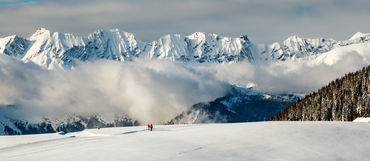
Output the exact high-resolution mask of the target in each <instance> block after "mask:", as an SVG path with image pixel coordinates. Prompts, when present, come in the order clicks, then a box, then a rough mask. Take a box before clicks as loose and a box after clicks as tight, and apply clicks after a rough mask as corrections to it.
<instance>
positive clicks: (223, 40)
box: [0, 28, 370, 69]
mask: <svg viewBox="0 0 370 161" xmlns="http://www.w3.org/2000/svg"><path fill="white" fill-rule="evenodd" d="M369 40H370V34H364V33H356V34H355V35H354V36H353V37H351V38H350V39H349V40H345V41H336V40H333V39H324V38H320V39H304V38H300V37H297V36H291V37H289V38H288V39H286V40H285V41H283V42H282V43H278V42H276V43H272V44H254V43H252V42H251V41H250V40H249V39H248V37H247V36H246V35H245V36H241V37H237V38H230V37H223V36H219V35H216V34H206V33H202V32H196V33H194V34H191V35H188V36H183V35H179V34H171V35H165V36H163V37H161V38H159V39H158V40H155V41H152V42H149V43H146V42H142V41H140V40H137V39H136V38H135V36H134V35H133V34H131V33H127V32H121V31H119V30H118V29H112V30H98V31H96V32H94V33H91V34H90V35H89V36H88V37H87V38H82V37H78V36H74V35H72V34H65V33H59V32H51V31H49V30H46V29H43V28H41V29H39V30H37V31H36V32H35V33H34V34H33V35H32V36H31V37H30V38H27V39H26V38H22V37H19V36H9V37H5V38H2V39H0V54H1V53H2V54H6V55H10V56H14V57H17V58H19V59H20V60H22V61H25V62H29V61H31V62H34V63H36V64H39V65H41V66H43V67H46V68H49V69H52V68H54V67H55V66H60V67H66V66H67V67H68V66H73V65H75V63H76V61H94V60H97V59H110V60H117V61H131V60H133V59H135V58H143V59H166V60H172V61H193V62H200V63H203V62H211V63H228V62H239V61H243V60H246V61H249V62H252V63H265V62H274V61H286V60H293V61H295V60H300V59H302V60H312V59H315V58H317V57H319V56H322V55H323V53H327V52H329V51H332V50H334V49H337V50H340V48H342V47H346V48H351V49H352V48H356V45H364V44H365V48H366V49H367V50H368V48H370V47H369V42H370V41H369Z"/></svg>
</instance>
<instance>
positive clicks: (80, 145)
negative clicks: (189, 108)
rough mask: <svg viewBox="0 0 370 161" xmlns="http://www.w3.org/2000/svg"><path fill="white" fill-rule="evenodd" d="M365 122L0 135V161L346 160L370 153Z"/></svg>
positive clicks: (360, 158)
mask: <svg viewBox="0 0 370 161" xmlns="http://www.w3.org/2000/svg"><path fill="white" fill-rule="evenodd" d="M368 136H370V124H369V123H353V122H256V123H239V124H200V125H167V126H164V125H154V129H153V131H148V129H147V128H146V127H145V126H139V127H123V128H102V129H100V130H98V129H88V130H85V131H81V132H76V133H67V134H65V135H59V134H42V135H23V136H0V143H2V145H1V146H0V158H1V160H2V161H16V160H17V161H19V160H37V161H42V160H53V161H58V160H79V161H83V160H104V161H109V160H153V161H156V160H161V161H172V160H174V161H178V160H202V161H204V160H212V161H213V160H222V161H224V160H257V161H258V160H268V161H290V160H307V161H311V160H351V161H356V160H358V161H366V160H369V158H370V153H368V152H369V151H370V137H368Z"/></svg>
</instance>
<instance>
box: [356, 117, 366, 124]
mask: <svg viewBox="0 0 370 161" xmlns="http://www.w3.org/2000/svg"><path fill="white" fill-rule="evenodd" d="M353 122H369V123H370V117H358V118H356V119H355V120H353Z"/></svg>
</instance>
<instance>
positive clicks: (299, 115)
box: [272, 66, 370, 121]
mask: <svg viewBox="0 0 370 161" xmlns="http://www.w3.org/2000/svg"><path fill="white" fill-rule="evenodd" d="M369 72H370V66H367V67H364V68H363V69H362V70H360V71H357V72H355V73H348V74H346V75H345V76H344V77H342V78H339V79H336V80H334V81H332V82H330V83H329V85H327V86H325V87H323V88H321V89H319V90H318V91H317V92H314V93H311V94H309V95H307V96H306V97H305V98H303V99H301V100H298V101H297V102H296V103H294V104H291V105H290V106H289V107H288V108H286V109H284V110H283V111H281V112H279V113H278V114H277V115H276V117H274V118H272V120H289V121H352V120H354V119H355V118H356V117H365V116H370V93H369V91H370V81H369Z"/></svg>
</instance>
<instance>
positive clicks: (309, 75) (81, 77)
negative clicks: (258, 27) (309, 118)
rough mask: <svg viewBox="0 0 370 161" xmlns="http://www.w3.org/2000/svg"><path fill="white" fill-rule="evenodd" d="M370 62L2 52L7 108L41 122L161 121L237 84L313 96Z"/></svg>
mask: <svg viewBox="0 0 370 161" xmlns="http://www.w3.org/2000/svg"><path fill="white" fill-rule="evenodd" d="M368 60H369V59H364V57H363V56H361V55H359V54H357V53H356V52H354V53H351V54H347V55H346V56H344V57H343V58H342V59H340V60H338V61H337V62H336V63H334V64H332V65H327V64H325V63H321V64H312V63H304V62H298V63H297V62H280V63H271V64H268V65H251V64H250V63H248V62H240V63H234V64H196V63H180V62H169V61H141V60H138V61H135V62H125V63H122V62H116V61H96V62H83V63H79V64H78V65H77V66H76V67H75V68H73V69H68V70H62V69H55V70H45V69H42V68H41V67H39V66H37V65H35V64H32V63H23V62H20V61H18V60H16V59H13V58H11V57H8V56H3V55H0V105H16V107H17V108H16V109H12V110H9V109H8V108H4V107H1V108H0V112H1V114H3V115H7V116H10V117H13V118H17V119H25V120H31V121H39V120H40V119H42V118H43V117H52V118H64V117H66V116H67V115H69V114H78V115H90V114H99V115H101V116H102V117H103V118H104V119H105V120H107V121H112V120H113V119H114V118H115V116H117V115H119V114H122V113H124V114H127V115H129V116H130V117H132V118H133V119H135V120H138V121H140V122H141V123H147V122H153V123H161V122H165V121H168V120H170V119H172V118H173V117H174V116H176V115H177V114H179V113H181V112H183V111H185V110H186V109H188V108H189V107H191V105H193V104H195V103H198V102H204V101H210V100H213V99H215V98H217V97H221V96H224V95H225V94H226V93H227V91H228V90H229V88H230V86H229V84H235V85H237V86H240V87H246V86H251V85H254V89H256V90H259V91H262V92H268V93H272V94H282V93H309V92H312V91H315V90H317V89H319V88H320V87H322V86H324V85H326V84H328V83H329V82H330V81H331V80H334V79H336V78H338V77H340V76H343V75H344V74H345V73H348V72H353V71H356V70H358V69H361V68H362V67H363V66H366V65H368V64H369V62H368Z"/></svg>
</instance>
